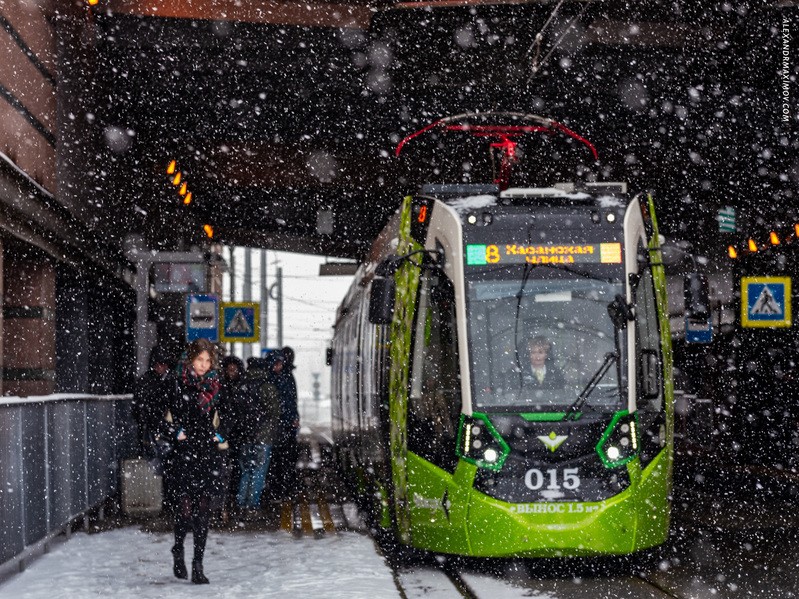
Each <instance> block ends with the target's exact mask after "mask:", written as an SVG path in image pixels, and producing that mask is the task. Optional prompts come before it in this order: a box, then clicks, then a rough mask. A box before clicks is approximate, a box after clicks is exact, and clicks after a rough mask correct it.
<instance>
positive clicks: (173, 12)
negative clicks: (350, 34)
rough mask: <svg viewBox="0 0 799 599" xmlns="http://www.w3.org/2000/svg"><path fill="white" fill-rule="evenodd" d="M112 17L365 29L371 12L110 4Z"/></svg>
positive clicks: (294, 6) (327, 6) (232, 2)
mask: <svg viewBox="0 0 799 599" xmlns="http://www.w3.org/2000/svg"><path fill="white" fill-rule="evenodd" d="M109 8H110V10H111V12H112V13H115V14H120V15H138V16H142V17H167V18H174V19H196V20H207V21H241V22H245V23H262V24H269V25H295V26H299V27H343V28H349V29H368V27H369V22H370V21H371V19H372V14H373V13H374V9H373V8H371V7H368V6H363V5H357V4H335V3H326V2H320V3H318V4H317V3H313V4H309V3H307V2H293V1H287V2H276V1H275V0H247V1H246V2H242V1H241V0H111V2H110V3H109Z"/></svg>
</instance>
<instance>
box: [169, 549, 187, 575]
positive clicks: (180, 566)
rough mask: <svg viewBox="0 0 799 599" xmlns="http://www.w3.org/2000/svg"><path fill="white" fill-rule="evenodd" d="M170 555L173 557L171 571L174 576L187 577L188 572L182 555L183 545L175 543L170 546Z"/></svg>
mask: <svg viewBox="0 0 799 599" xmlns="http://www.w3.org/2000/svg"><path fill="white" fill-rule="evenodd" d="M172 557H173V558H175V562H174V565H173V566H172V572H174V573H175V577H176V578H184V579H185V578H188V577H189V573H188V572H187V571H186V561H185V559H184V557H183V545H180V546H178V545H175V546H174V547H172Z"/></svg>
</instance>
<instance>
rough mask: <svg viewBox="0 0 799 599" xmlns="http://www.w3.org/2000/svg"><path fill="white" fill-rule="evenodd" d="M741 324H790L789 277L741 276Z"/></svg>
mask: <svg viewBox="0 0 799 599" xmlns="http://www.w3.org/2000/svg"><path fill="white" fill-rule="evenodd" d="M741 325H742V326H744V327H789V326H791V278H790V277H742V278H741Z"/></svg>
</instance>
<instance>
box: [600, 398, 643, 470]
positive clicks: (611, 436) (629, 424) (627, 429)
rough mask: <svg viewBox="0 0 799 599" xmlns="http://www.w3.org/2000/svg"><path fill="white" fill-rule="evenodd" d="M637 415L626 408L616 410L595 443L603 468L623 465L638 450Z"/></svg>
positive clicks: (632, 457) (633, 456)
mask: <svg viewBox="0 0 799 599" xmlns="http://www.w3.org/2000/svg"><path fill="white" fill-rule="evenodd" d="M640 447H641V442H640V438H639V436H638V415H637V414H636V413H633V414H630V413H629V412H628V411H627V410H622V411H621V412H616V413H615V414H614V415H613V419H612V420H611V421H610V424H609V425H608V427H607V428H606V429H605V432H604V433H603V434H602V438H601V439H600V440H599V443H597V445H596V452H597V454H599V459H600V460H602V463H603V464H604V465H605V468H618V467H619V466H624V465H625V464H627V463H628V462H630V461H631V460H633V459H635V457H636V456H637V455H638V453H639V452H640Z"/></svg>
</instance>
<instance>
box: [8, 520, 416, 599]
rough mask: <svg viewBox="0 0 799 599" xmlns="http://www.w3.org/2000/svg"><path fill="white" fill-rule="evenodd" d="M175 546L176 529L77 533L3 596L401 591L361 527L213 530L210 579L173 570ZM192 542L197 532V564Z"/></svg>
mask: <svg viewBox="0 0 799 599" xmlns="http://www.w3.org/2000/svg"><path fill="white" fill-rule="evenodd" d="M171 546H172V537H171V535H169V534H165V533H147V532H142V531H141V530H139V529H138V528H134V527H128V528H122V529H116V530H112V531H109V532H103V533H100V534H85V533H79V534H75V535H73V537H72V539H70V540H69V541H68V542H66V543H61V544H58V545H56V546H54V548H53V549H52V551H51V552H50V553H48V554H46V555H44V556H42V557H40V558H39V559H37V560H35V561H34V562H33V563H31V564H30V565H29V567H28V569H27V570H26V571H25V572H23V573H21V574H19V575H16V576H14V577H13V578H11V579H10V580H8V581H6V582H5V583H3V584H0V598H2V599H86V598H89V597H108V598H109V599H111V598H113V599H148V598H155V597H157V598H160V597H168V598H169V599H183V598H186V599H198V598H201V597H214V598H215V599H223V598H227V597H230V598H236V599H248V598H256V597H257V598H259V599H260V598H272V597H280V598H281V599H285V598H292V599H301V598H303V597H318V598H325V599H327V598H330V599H339V598H340V599H355V598H359V597H363V598H369V599H377V598H380V599H383V598H392V597H400V595H399V592H398V591H397V587H396V585H395V584H394V580H393V577H392V573H391V570H390V569H389V567H388V566H387V565H386V563H385V562H384V560H383V559H382V558H381V557H380V555H379V554H378V553H376V551H375V547H374V544H373V542H372V541H371V539H369V538H368V537H366V536H364V535H360V534H358V533H355V532H341V533H339V534H336V535H332V536H327V537H323V538H320V539H313V538H308V537H305V538H302V539H295V538H294V537H292V536H291V535H289V534H287V533H285V532H258V533H256V532H252V533H248V532H240V533H222V532H217V531H214V530H212V531H211V533H210V534H209V537H208V545H207V550H206V556H205V562H204V565H205V574H206V576H208V578H209V579H210V581H211V584H209V585H195V584H191V582H188V581H185V580H178V579H177V578H175V577H174V576H172V556H171V554H170V552H169V549H170V547H171ZM191 547H192V545H191V535H189V538H188V539H187V544H186V553H187V562H188V566H189V567H191V564H190V560H191V558H190V556H191Z"/></svg>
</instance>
